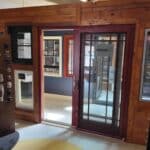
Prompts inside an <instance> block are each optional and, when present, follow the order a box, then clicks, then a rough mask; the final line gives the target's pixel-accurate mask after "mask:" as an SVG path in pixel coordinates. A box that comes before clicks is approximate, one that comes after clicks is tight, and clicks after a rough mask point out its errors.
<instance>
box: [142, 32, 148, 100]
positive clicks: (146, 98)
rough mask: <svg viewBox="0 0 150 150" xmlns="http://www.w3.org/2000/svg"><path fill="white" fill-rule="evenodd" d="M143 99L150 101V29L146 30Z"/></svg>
mask: <svg viewBox="0 0 150 150" xmlns="http://www.w3.org/2000/svg"><path fill="white" fill-rule="evenodd" d="M141 99H142V100H145V101H150V29H148V30H146V32H145V47H144V56H143V72H142V84H141Z"/></svg>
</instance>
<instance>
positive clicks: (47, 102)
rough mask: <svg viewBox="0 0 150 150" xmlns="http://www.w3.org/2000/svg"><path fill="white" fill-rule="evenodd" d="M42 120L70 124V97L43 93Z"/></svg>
mask: <svg viewBox="0 0 150 150" xmlns="http://www.w3.org/2000/svg"><path fill="white" fill-rule="evenodd" d="M43 120H46V121H54V122H61V123H64V124H68V125H71V122H72V97H71V96H64V95H57V94H47V93H45V94H44V118H43Z"/></svg>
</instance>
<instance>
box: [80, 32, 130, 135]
mask: <svg viewBox="0 0 150 150" xmlns="http://www.w3.org/2000/svg"><path fill="white" fill-rule="evenodd" d="M128 36H129V35H128V33H127V32H125V31H124V32H121V31H119V32H118V31H114V32H113V30H112V31H111V32H110V31H109V29H108V31H107V30H106V31H105V32H101V31H99V30H96V31H93V32H92V31H91V32H87V31H85V32H80V42H81V67H80V73H81V74H80V87H79V90H80V113H79V115H80V118H79V128H83V129H86V130H92V131H95V132H99V133H103V134H107V135H111V136H120V135H121V128H122V126H123V125H122V123H123V120H122V117H123V113H122V111H126V112H127V108H125V107H126V106H127V105H124V106H123V101H125V99H126V98H123V97H122V96H123V94H124V93H123V92H124V91H123V90H125V89H124V88H123V86H125V84H124V85H123V78H124V77H123V76H124V75H123V74H124V73H125V72H126V69H127V68H124V67H125V65H124V61H127V60H126V56H125V55H126V54H125V53H126V51H127V49H126V48H127V47H128V46H127V44H129V42H128V41H127V40H128ZM129 61H130V58H129ZM123 68H124V69H123ZM129 68H130V66H129ZM128 75H129V76H130V74H128ZM128 78H129V77H127V82H128ZM127 90H128V89H127ZM126 96H127V99H128V95H126ZM126 103H127V100H126ZM122 106H123V107H124V108H123V107H122ZM125 118H126V116H125ZM125 118H124V119H125Z"/></svg>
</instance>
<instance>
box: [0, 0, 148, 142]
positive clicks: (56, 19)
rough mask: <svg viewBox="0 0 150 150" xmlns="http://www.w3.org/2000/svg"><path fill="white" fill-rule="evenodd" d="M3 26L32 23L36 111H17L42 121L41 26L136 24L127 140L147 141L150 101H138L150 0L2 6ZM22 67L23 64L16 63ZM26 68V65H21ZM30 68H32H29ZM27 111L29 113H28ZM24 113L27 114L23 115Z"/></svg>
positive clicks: (0, 27)
mask: <svg viewBox="0 0 150 150" xmlns="http://www.w3.org/2000/svg"><path fill="white" fill-rule="evenodd" d="M0 22H1V23H0V30H3V25H5V27H6V26H7V25H10V24H31V25H32V26H33V34H34V36H33V38H34V43H33V45H34V46H33V47H34V48H33V49H34V53H35V55H34V58H33V59H34V63H33V66H30V69H31V70H34V74H36V75H34V78H35V81H36V83H35V85H34V86H36V88H35V91H34V92H36V96H35V110H34V113H29V112H21V111H18V112H17V113H18V116H22V118H24V117H26V119H29V118H30V120H34V121H40V119H39V114H37V113H40V110H39V107H40V104H39V101H40V100H39V97H40V95H39V94H40V92H39V87H38V85H39V81H38V79H39V76H38V74H37V73H38V69H39V68H38V65H39V60H38V58H39V57H38V55H39V47H38V37H37V28H38V27H39V26H53V27H55V26H62V27H64V26H65V27H67V26H74V27H76V26H91V28H92V26H94V25H106V24H134V25H135V27H136V32H135V44H134V45H135V47H134V54H133V63H132V64H131V65H132V70H131V72H132V76H131V87H130V98H129V111H128V132H127V137H126V140H127V141H129V142H134V143H141V144H145V140H146V129H147V127H148V124H149V120H150V103H149V102H140V101H139V90H140V76H141V63H142V55H143V46H144V29H145V28H150V1H149V0H126V1H122V0H110V1H107V2H98V3H94V4H92V3H88V4H76V5H60V6H47V7H35V8H18V9H6V10H0ZM15 67H20V66H14V68H15ZM22 67H23V69H27V66H22ZM28 69H29V68H28ZM25 113H26V115H25ZM23 115H24V116H23Z"/></svg>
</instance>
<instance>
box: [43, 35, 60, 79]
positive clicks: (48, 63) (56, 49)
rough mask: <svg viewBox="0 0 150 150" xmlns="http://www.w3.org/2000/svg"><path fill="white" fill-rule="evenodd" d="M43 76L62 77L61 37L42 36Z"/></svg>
mask: <svg viewBox="0 0 150 150" xmlns="http://www.w3.org/2000/svg"><path fill="white" fill-rule="evenodd" d="M43 49H44V75H46V76H54V77H61V76H62V37H61V36H43Z"/></svg>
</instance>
